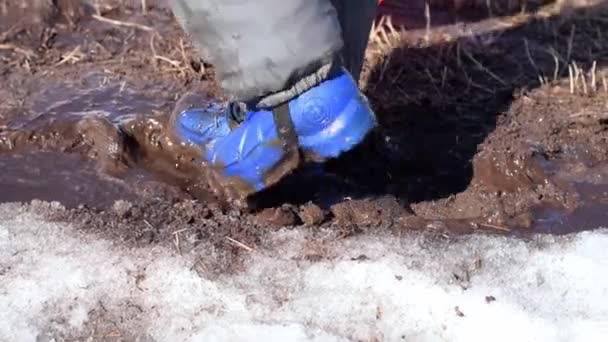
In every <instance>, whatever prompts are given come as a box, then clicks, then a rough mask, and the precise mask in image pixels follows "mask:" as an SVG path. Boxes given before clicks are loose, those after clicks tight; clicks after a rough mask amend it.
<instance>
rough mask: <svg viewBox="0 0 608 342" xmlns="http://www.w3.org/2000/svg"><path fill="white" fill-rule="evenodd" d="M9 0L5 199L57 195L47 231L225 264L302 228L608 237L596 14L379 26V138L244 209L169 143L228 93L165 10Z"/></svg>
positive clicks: (604, 49) (375, 41)
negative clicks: (186, 111)
mask: <svg viewBox="0 0 608 342" xmlns="http://www.w3.org/2000/svg"><path fill="white" fill-rule="evenodd" d="M25 3H26V4H29V3H31V4H32V6H34V2H33V1H31V2H25ZM0 4H3V5H1V6H0V14H1V15H2V17H1V18H0V78H1V79H2V82H1V84H0V99H1V102H0V170H1V171H2V172H1V174H0V202H11V201H23V202H28V201H30V200H33V199H40V200H45V201H59V202H60V203H62V204H63V205H64V206H66V209H65V210H60V211H59V212H58V213H57V215H56V217H55V218H57V219H67V220H70V221H73V222H76V223H79V224H81V225H82V226H83V229H90V230H92V231H95V232H99V233H102V234H104V235H107V236H112V237H116V238H118V239H120V240H125V241H128V242H130V243H135V244H140V243H144V244H148V243H152V242H155V241H170V242H172V243H174V244H175V246H176V248H177V249H178V250H180V251H184V250H187V249H188V248H190V247H191V246H194V245H196V244H197V243H200V241H208V242H209V241H210V242H211V243H212V244H214V245H215V246H217V250H220V251H223V250H225V251H226V253H225V254H221V255H223V257H222V258H236V255H237V254H238V253H235V254H234V255H233V254H232V252H235V251H239V250H247V249H248V248H255V246H256V245H258V244H259V242H260V238H261V236H262V234H263V233H264V231H267V230H268V229H274V228H278V227H284V226H295V225H306V226H310V227H311V228H314V227H318V226H321V225H326V226H332V227H334V228H335V230H336V232H337V233H338V234H339V235H340V236H348V235H352V234H356V233H358V232H362V231H365V230H370V229H390V230H393V231H395V232H399V231H403V230H408V229H416V230H425V231H431V232H433V233H437V234H451V233H455V232H472V231H487V232H492V233H507V234H525V233H528V232H540V233H554V234H562V233H568V232H573V231H580V230H585V229H594V228H597V227H599V226H606V225H608V84H607V81H606V79H607V77H608V65H607V64H608V40H607V39H605V37H604V36H605V35H608V24H607V22H608V11H606V10H605V9H603V8H600V7H592V8H591V9H576V10H572V11H569V12H568V14H567V15H563V14H561V15H560V14H559V13H556V11H555V10H554V9H553V7H540V8H535V11H533V12H522V13H519V14H514V15H512V13H511V14H510V15H509V16H506V15H505V16H502V17H495V18H485V19H484V18H482V16H480V15H470V16H458V17H457V18H458V20H456V21H454V17H453V16H450V15H452V14H453V13H452V12H450V13H452V14H450V13H447V12H445V11H444V12H441V11H442V10H441V7H438V8H434V7H433V8H432V10H433V12H432V13H433V14H434V15H435V17H436V18H442V14H443V15H444V17H445V18H451V19H450V20H447V19H446V23H445V25H443V24H442V25H440V24H438V21H435V22H433V25H435V26H434V27H432V28H431V30H430V31H426V30H425V29H424V27H423V26H421V25H417V24H415V23H416V20H419V17H418V15H416V16H414V17H410V18H411V20H410V21H409V22H411V23H414V24H411V25H410V27H409V28H410V29H409V30H398V29H394V28H393V27H388V28H387V27H382V26H381V25H380V26H379V27H380V28H383V29H382V30H381V29H380V28H378V29H377V30H378V31H377V32H376V34H375V36H374V37H373V38H372V41H371V44H370V48H369V51H368V61H367V63H366V66H365V72H364V80H363V81H362V84H363V85H364V89H365V92H366V93H367V95H368V96H369V97H370V100H371V101H372V104H373V106H374V108H375V110H376V112H377V114H378V117H379V120H380V127H379V128H378V130H377V131H375V132H374V133H373V134H372V135H371V136H370V137H369V138H368V141H366V143H365V144H363V145H362V146H360V147H359V148H357V149H356V150H355V151H353V152H351V153H349V154H348V155H346V156H344V157H343V158H340V159H339V160H336V161H332V162H330V163H328V164H327V165H326V167H325V169H324V170H322V172H319V170H313V169H310V168H303V169H302V170H299V171H298V172H296V173H295V174H293V175H291V176H289V177H287V178H286V179H284V181H282V182H281V183H280V184H278V185H277V186H275V187H273V188H272V189H269V190H268V191H265V192H264V193H261V194H259V195H258V196H254V197H253V198H251V199H250V203H249V204H250V209H249V210H243V209H241V208H240V207H233V206H230V205H228V204H227V203H224V202H221V201H218V200H217V199H216V197H215V196H214V195H212V194H213V191H212V190H214V189H215V188H217V185H215V186H214V184H209V183H210V182H209V178H208V177H209V172H208V170H206V168H205V167H204V165H203V164H202V162H200V158H199V157H198V154H197V152H196V150H195V149H193V148H191V147H188V146H183V145H182V144H180V143H179V142H177V141H176V140H175V139H174V138H173V137H172V136H171V134H170V132H169V130H167V127H168V126H170V125H169V120H170V116H171V113H172V112H174V111H176V110H179V109H180V108H183V107H184V106H186V105H190V104H192V105H205V103H206V102H208V101H211V99H216V100H218V99H219V98H220V92H219V91H218V89H217V87H216V85H215V84H214V83H213V68H212V66H210V65H207V64H205V63H204V62H201V61H200V60H199V59H198V58H197V57H196V53H195V51H194V50H193V48H192V46H191V45H190V43H189V41H188V39H187V37H186V36H185V35H184V34H183V32H182V31H181V30H180V29H179V27H178V25H177V24H176V22H175V21H174V19H173V17H172V15H171V12H170V11H169V9H168V8H167V7H166V6H164V5H161V4H160V3H155V2H148V8H147V9H146V12H145V13H143V11H142V9H141V8H140V7H139V6H140V2H139V1H135V2H133V3H132V4H131V3H129V2H119V1H110V0H108V1H98V2H97V6H84V5H82V4H81V3H79V2H78V1H59V2H57V5H53V6H52V7H48V4H47V5H46V6H47V7H44V6H45V5H44V4H41V5H40V6H38V7H40V8H38V9H37V10H33V9H32V8H29V10H27V11H26V10H24V9H23V8H21V7H19V8H17V7H18V6H15V5H12V4H11V3H10V2H1V1H0ZM389 5H390V1H389ZM34 7H36V6H34ZM36 8H37V7H36ZM387 8H388V9H390V8H393V10H395V8H399V6H396V7H390V6H389V7H387ZM510 10H512V9H510ZM384 11H386V9H384ZM478 12H479V11H478ZM446 13H447V14H446ZM458 13H461V12H458ZM397 14H398V15H397V16H396V17H397V18H398V19H399V18H400V19H399V20H401V23H406V25H405V26H406V28H408V25H407V22H408V15H409V14H408V12H407V11H405V12H402V13H397ZM399 15H401V16H399ZM9 18H10V20H9ZM17 18H18V19H17ZM462 18H468V19H466V21H464V22H463V20H465V19H462ZM451 21H454V22H455V23H451ZM398 23H399V22H397V24H398ZM395 25H396V24H395ZM185 94H199V95H198V96H193V97H192V96H191V97H184V95H185ZM180 98H184V100H182V102H179V103H178V100H179V99H180ZM362 161H365V162H364V163H363V162H362ZM189 246H190V247H189ZM227 246H228V248H226V247H227Z"/></svg>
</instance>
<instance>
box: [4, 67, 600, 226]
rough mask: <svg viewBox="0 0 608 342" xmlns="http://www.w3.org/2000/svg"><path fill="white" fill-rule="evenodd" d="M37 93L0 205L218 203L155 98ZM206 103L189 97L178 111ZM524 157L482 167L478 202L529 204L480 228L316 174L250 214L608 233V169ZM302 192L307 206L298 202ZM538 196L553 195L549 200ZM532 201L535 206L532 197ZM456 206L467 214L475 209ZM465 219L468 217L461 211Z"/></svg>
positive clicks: (98, 88)
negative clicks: (292, 207)
mask: <svg viewBox="0 0 608 342" xmlns="http://www.w3.org/2000/svg"><path fill="white" fill-rule="evenodd" d="M40 87H41V89H42V90H41V91H40V92H39V93H36V94H35V96H34V101H33V103H32V105H31V109H30V110H29V112H28V113H29V114H28V115H26V116H20V117H18V118H17V119H15V120H12V121H9V122H8V123H7V124H6V125H5V128H4V129H3V131H2V132H0V147H1V148H0V151H1V152H0V168H1V169H2V174H1V175H0V187H1V188H2V192H1V193H0V201H2V202H13V201H19V202H28V201H31V200H33V199H40V200H45V201H58V202H60V203H62V204H63V205H64V206H66V207H67V208H78V207H82V206H85V207H87V208H90V209H92V210H108V209H109V208H111V207H112V206H113V205H114V203H115V202H116V201H119V200H124V201H129V202H136V201H138V200H141V199H143V198H146V197H150V196H152V197H154V196H156V197H163V196H166V197H167V198H170V199H172V200H175V199H197V200H200V201H203V202H215V201H219V200H221V199H218V198H217V197H215V196H214V195H213V192H212V191H211V190H210V189H209V184H208V182H207V179H206V178H205V177H206V173H205V170H204V169H205V166H204V165H203V164H202V163H201V162H197V160H198V159H199V157H198V154H197V151H196V150H194V149H192V148H191V147H187V146H183V145H181V144H180V143H179V142H178V141H176V140H175V139H174V138H173V137H172V135H171V134H170V132H169V130H168V129H167V128H168V127H170V116H171V112H169V113H168V112H167V110H166V109H167V108H169V107H170V106H168V105H167V102H168V101H167V100H165V101H163V100H162V98H161V99H159V98H158V97H154V96H153V93H154V90H153V89H147V91H146V92H144V93H143V94H142V93H141V92H138V91H137V90H134V89H132V88H130V87H129V85H128V84H127V82H125V81H122V82H115V81H111V80H108V79H107V78H104V77H103V75H101V76H100V75H98V74H91V75H88V76H87V77H86V78H83V80H82V81H80V82H79V84H78V87H76V86H74V85H66V84H46V85H44V84H41V85H40ZM150 94H152V95H150ZM206 101H208V99H205V98H204V97H202V96H196V95H193V94H190V96H189V97H186V98H185V99H184V100H183V101H181V102H180V103H177V104H175V110H173V111H172V112H175V111H179V110H181V109H182V108H185V107H187V106H189V105H194V104H197V103H198V104H204V103H206ZM517 152H518V153H520V155H524V156H525V157H521V156H520V157H516V154H517V153H513V152H509V153H507V152H504V153H502V152H494V153H491V154H484V153H481V154H480V155H478V156H476V158H475V161H474V163H473V168H474V176H473V178H472V180H471V184H472V186H473V187H474V186H481V187H483V191H482V195H483V192H487V194H493V195H495V196H499V197H500V196H505V197H509V196H511V197H513V196H515V197H517V196H521V197H522V198H520V199H516V201H520V202H524V201H525V204H524V206H523V208H519V209H517V210H515V211H513V210H512V209H513V208H505V206H508V205H509V204H501V205H495V204H491V205H489V206H488V207H489V208H492V209H493V210H496V212H493V213H489V214H485V215H478V217H468V218H466V214H465V215H464V217H465V218H452V217H449V215H446V217H442V218H441V219H436V218H433V217H425V216H433V215H425V214H424V213H422V212H421V213H420V215H416V213H415V212H413V211H411V210H410V209H409V206H408V203H406V202H404V201H403V200H401V199H399V200H398V199H396V198H395V197H394V196H391V195H389V198H390V197H392V198H393V199H389V200H388V201H387V200H386V196H381V197H383V198H384V199H383V200H374V198H377V195H376V196H375V195H373V194H371V193H368V194H366V193H365V192H364V191H360V190H359V187H358V186H357V184H349V182H348V179H347V177H343V176H341V175H340V174H331V173H326V172H325V171H324V170H322V169H319V168H314V169H313V168H305V169H304V170H303V171H300V172H298V173H296V174H294V175H292V176H291V177H290V178H288V179H287V180H286V181H285V182H283V184H280V185H278V186H277V187H276V188H273V189H271V190H270V191H268V192H267V193H264V194H261V195H260V196H259V197H260V199H259V200H258V202H255V197H254V201H253V202H251V203H261V205H262V208H261V209H262V214H259V215H258V216H259V217H261V218H262V219H264V218H266V219H267V221H269V222H272V221H275V222H283V223H284V224H287V225H289V224H294V223H296V222H301V220H297V219H290V218H289V217H291V216H290V215H293V214H291V213H287V214H285V213H284V211H282V210H280V209H273V208H272V207H273V206H277V208H280V207H281V205H282V204H284V203H296V204H297V203H298V202H299V203H304V202H306V201H313V202H315V203H317V204H318V205H319V207H320V208H328V211H329V213H330V214H329V215H331V216H332V217H334V220H336V222H339V223H341V224H342V223H343V224H347V225H348V224H355V225H382V224H388V222H389V221H387V220H386V218H385V217H383V216H392V217H393V219H392V220H390V224H391V225H393V224H395V223H396V224H401V225H403V226H405V227H408V228H412V229H446V230H452V231H462V232H465V231H473V230H478V229H488V230H491V231H497V232H509V231H519V230H520V231H522V232H525V231H530V229H531V230H532V231H536V232H545V233H553V234H563V233H569V232H572V231H576V230H581V229H593V228H596V227H599V226H602V225H605V224H606V223H607V222H608V167H606V166H596V167H588V166H586V165H585V162H581V161H578V160H574V161H570V162H564V161H551V160H547V159H546V158H544V157H543V156H541V155H538V154H537V153H533V151H532V149H531V148H530V147H520V150H519V151H517ZM304 188H306V189H307V191H306V193H305V194H304V195H296V196H293V193H294V191H295V192H296V194H297V193H298V192H302V189H304ZM541 188H544V189H541ZM543 191H546V192H547V194H548V195H547V198H546V199H545V198H543V197H544V196H545V194H543ZM530 193H532V194H534V196H537V198H534V199H530V198H527V197H528V196H530ZM290 194H291V195H290ZM353 197H355V198H353ZM294 201H295V202H294ZM499 202H500V201H499ZM379 203H382V204H380V205H379ZM418 205H424V203H419V204H418ZM459 205H461V206H463V207H465V208H466V207H467V206H468V205H470V203H462V204H459ZM265 207H266V208H267V209H266V210H264V208H265ZM387 208H388V209H387ZM478 209H479V208H478ZM306 210H308V209H307V208H304V209H302V212H301V214H304V215H305V214H306ZM463 210H464V211H465V212H466V209H464V208H460V211H461V212H462V211H463ZM482 211H483V209H482ZM507 212H511V213H510V214H509V213H507ZM283 215H287V217H288V218H287V219H285V218H284V217H282V216H283ZM320 215H321V217H322V218H323V217H324V215H323V214H320ZM473 216H475V215H473ZM312 221H313V222H314V221H315V220H314V219H313V220H312ZM318 221H322V219H321V220H318Z"/></svg>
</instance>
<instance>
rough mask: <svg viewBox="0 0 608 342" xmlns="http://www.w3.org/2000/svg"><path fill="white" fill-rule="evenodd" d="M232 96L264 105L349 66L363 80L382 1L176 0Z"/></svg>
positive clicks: (178, 11) (197, 43)
mask: <svg viewBox="0 0 608 342" xmlns="http://www.w3.org/2000/svg"><path fill="white" fill-rule="evenodd" d="M171 1H172V8H173V11H174V13H175V15H176V17H177V18H178V20H179V22H180V23H181V25H182V27H183V28H184V29H185V30H186V31H187V32H188V33H189V34H190V36H191V38H192V40H193V42H194V44H195V46H196V47H197V49H198V50H199V52H200V54H201V57H202V58H203V60H204V61H205V62H208V63H210V64H212V65H213V66H214V67H215V69H216V75H217V79H218V81H219V84H220V86H221V87H222V88H223V89H224V91H225V93H226V95H228V96H229V97H230V98H231V99H232V100H238V101H256V102H257V103H258V104H261V105H262V106H273V105H275V104H277V103H278V102H282V101H286V100H289V98H290V97H293V96H296V95H298V94H299V93H301V92H303V91H306V90H307V89H308V88H310V87H312V86H314V85H316V84H317V83H319V82H320V81H322V80H323V78H325V77H327V75H328V73H329V72H330V71H331V70H334V68H335V67H340V66H344V67H345V68H346V69H347V70H349V72H350V73H351V75H352V76H353V77H354V78H355V79H356V80H358V79H359V75H360V72H361V68H362V64H363V57H364V52H365V48H366V46H367V43H368V38H369V32H370V29H371V26H372V22H373V20H374V18H375V15H376V7H377V0H171Z"/></svg>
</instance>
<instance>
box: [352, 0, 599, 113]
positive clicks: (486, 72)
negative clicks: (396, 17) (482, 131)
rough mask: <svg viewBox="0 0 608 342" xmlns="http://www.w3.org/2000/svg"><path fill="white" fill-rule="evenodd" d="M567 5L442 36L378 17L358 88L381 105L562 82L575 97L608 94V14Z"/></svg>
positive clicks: (436, 101) (450, 100)
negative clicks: (360, 86)
mask: <svg viewBox="0 0 608 342" xmlns="http://www.w3.org/2000/svg"><path fill="white" fill-rule="evenodd" d="M568 4H569V5H571V7H568V10H565V9H564V8H566V7H564V6H565V5H566V1H559V2H558V3H554V4H552V5H549V6H545V7H543V8H541V9H540V10H539V11H538V12H534V13H519V14H516V15H512V16H508V17H502V18H490V19H487V20H485V21H482V22H479V23H473V24H471V26H472V27H473V28H472V29H471V30H469V31H462V30H458V29H456V28H454V29H453V30H451V31H450V30H444V31H442V32H441V31H440V32H441V33H439V34H438V33H437V30H436V29H431V30H427V32H419V31H417V32H413V31H407V30H404V29H402V28H400V27H397V26H396V25H395V24H394V23H393V22H392V21H391V19H390V18H383V20H381V21H380V22H379V23H378V24H377V25H375V26H374V28H373V30H372V33H371V36H370V45H369V48H368V51H367V55H366V58H367V63H366V66H365V68H364V73H363V77H362V85H363V87H365V88H366V91H367V93H368V94H369V95H370V97H371V98H372V99H374V100H376V101H375V102H376V103H378V104H379V105H380V106H381V107H382V109H390V108H395V107H400V106H407V105H417V104H420V103H421V102H428V101H429V100H430V101H431V102H432V105H433V106H439V107H445V106H464V107H467V106H471V105H474V104H483V103H484V102H485V101H487V100H490V99H492V98H493V97H496V96H500V95H501V94H507V93H513V92H514V91H517V89H530V88H534V87H538V86H541V85H560V84H561V85H563V84H564V83H565V84H566V85H567V86H568V87H569V88H570V91H571V93H573V94H581V95H587V96H589V95H592V94H596V93H608V85H606V82H607V81H606V78H607V77H608V68H607V67H608V65H607V64H608V39H606V37H604V36H605V35H606V33H605V32H608V11H607V10H605V9H600V8H599V7H593V10H592V11H587V10H586V8H590V7H589V5H588V4H587V5H586V6H582V7H581V5H580V3H572V2H568ZM577 4H578V5H577ZM577 6H578V7H577ZM430 14H431V16H432V13H430ZM429 26H430V25H429Z"/></svg>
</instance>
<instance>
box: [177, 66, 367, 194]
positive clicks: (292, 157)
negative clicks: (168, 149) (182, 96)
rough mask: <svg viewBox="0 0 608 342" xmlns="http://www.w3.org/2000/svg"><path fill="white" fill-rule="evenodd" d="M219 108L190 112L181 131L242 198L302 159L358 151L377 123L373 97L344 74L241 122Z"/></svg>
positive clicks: (182, 119) (250, 114)
mask: <svg viewBox="0 0 608 342" xmlns="http://www.w3.org/2000/svg"><path fill="white" fill-rule="evenodd" d="M232 112H233V111H228V110H226V108H222V107H219V106H217V105H211V106H209V107H207V108H193V109H188V110H185V111H183V112H181V113H179V114H178V115H177V117H176V118H175V123H174V124H175V132H176V133H177V136H178V137H179V138H180V139H182V140H183V141H185V142H187V143H191V144H193V145H196V146H198V147H199V148H200V149H201V151H202V154H203V156H204V158H205V160H206V161H207V163H208V164H209V165H210V166H211V167H212V169H214V170H215V172H216V174H219V176H220V178H221V179H220V180H218V182H220V183H223V185H225V186H233V187H238V188H239V191H237V192H238V193H240V194H241V195H242V197H245V196H247V195H250V194H252V193H255V192H258V191H260V190H263V189H265V188H267V187H269V186H271V185H273V184H274V183H276V182H278V181H279V180H280V179H281V178H282V177H283V176H285V175H286V174H288V173H290V172H291V171H293V170H294V169H295V168H296V167H298V166H299V165H300V163H301V162H302V161H315V162H324V161H326V160H327V159H330V158H335V157H338V156H339V155H340V154H342V153H344V152H346V151H349V150H351V149H353V148H354V147H355V146H356V145H358V144H359V143H360V142H361V141H362V140H363V139H364V138H365V136H366V135H367V133H368V132H370V131H371V129H372V128H373V127H374V126H375V124H376V117H375V115H374V113H373V111H372V110H371V108H370V106H369V104H368V102H367V99H366V98H365V97H364V96H363V94H362V93H361V92H360V90H359V89H358V87H357V84H356V82H355V81H354V80H353V78H352V77H351V76H350V74H348V73H347V72H340V73H338V74H337V76H335V77H332V78H330V79H328V80H326V81H324V82H322V83H321V84H319V85H318V86H316V87H313V88H311V89H309V90H308V91H306V92H305V93H303V94H301V95H300V96H298V97H297V98H294V99H292V100H291V101H289V103H287V104H285V105H282V106H279V107H277V108H274V109H273V110H259V111H248V112H245V113H243V114H244V115H243V118H241V120H238V121H239V122H235V121H236V120H235V119H234V118H233V115H229V113H232Z"/></svg>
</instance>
